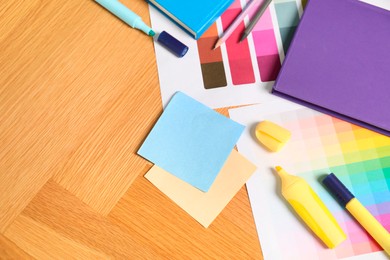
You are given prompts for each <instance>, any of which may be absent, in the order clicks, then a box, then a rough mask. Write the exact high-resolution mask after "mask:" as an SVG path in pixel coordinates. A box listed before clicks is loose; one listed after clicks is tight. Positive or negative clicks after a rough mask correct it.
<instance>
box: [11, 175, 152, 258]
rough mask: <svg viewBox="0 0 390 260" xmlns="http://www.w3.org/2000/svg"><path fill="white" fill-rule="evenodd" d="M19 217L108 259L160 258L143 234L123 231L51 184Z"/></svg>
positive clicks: (43, 189) (49, 183)
mask: <svg viewBox="0 0 390 260" xmlns="http://www.w3.org/2000/svg"><path fill="white" fill-rule="evenodd" d="M22 215H23V216H26V217H28V218H30V219H32V220H33V221H35V222H38V223H40V224H42V225H45V226H47V227H48V228H50V229H51V230H53V231H54V232H56V233H58V234H61V235H62V236H64V237H67V239H69V240H73V241H74V242H76V243H80V244H82V245H85V246H86V247H88V248H92V249H94V250H96V251H98V252H103V253H104V254H105V255H108V256H111V257H115V258H123V259H124V258H129V257H133V258H134V257H135V258H141V257H142V258H148V257H149V258H150V257H152V256H156V255H159V253H157V251H154V249H153V248H152V247H150V246H149V243H147V240H145V239H144V238H143V234H137V233H134V232H133V233H130V232H124V231H122V230H121V229H120V228H119V227H118V226H117V225H114V224H112V223H111V222H109V221H108V220H107V219H106V218H105V217H103V216H101V215H100V214H98V213H97V212H95V211H94V210H93V209H91V208H90V207H89V206H88V205H87V204H85V203H83V202H82V201H80V200H79V199H78V198H76V197H75V196H74V195H72V194H71V193H69V192H68V191H66V190H64V189H63V188H62V187H61V186H59V185H58V184H57V183H55V182H54V181H49V182H47V184H46V185H45V186H44V187H43V188H42V190H41V191H40V192H39V193H38V194H37V196H36V197H35V198H34V199H33V200H32V201H31V203H30V204H29V205H28V206H27V207H26V208H25V210H24V211H23V212H22ZM11 227H12V225H11ZM11 227H10V228H11ZM10 233H13V232H11V231H10ZM10 233H8V230H7V233H6V235H7V237H10V236H11V234H10ZM16 233H18V232H16Z"/></svg>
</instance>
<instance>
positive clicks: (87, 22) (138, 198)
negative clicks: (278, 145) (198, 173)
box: [0, 0, 262, 259]
mask: <svg viewBox="0 0 390 260" xmlns="http://www.w3.org/2000/svg"><path fill="white" fill-rule="evenodd" d="M121 2H122V3H124V4H125V5H126V6H128V7H130V8H131V9H132V10H133V11H135V12H136V13H138V14H139V15H140V16H141V17H142V18H143V20H144V21H145V22H146V23H148V24H150V20H149V11H148V5H147V3H146V2H145V1H143V0H121ZM218 112H220V113H223V114H225V115H227V108H224V109H220V110H218ZM161 113H162V104H161V98H160V90H159V82H158V74H157V66H156V58H155V55H154V49H153V42H152V39H151V38H150V37H148V36H146V35H144V34H143V33H142V32H140V31H138V30H134V29H131V28H129V27H128V26H127V25H125V24H124V23H122V22H121V21H120V20H118V19H116V18H115V17H113V16H112V15H111V14H110V13H108V12H107V11H105V10H104V9H103V8H102V7H100V6H99V5H98V4H96V3H95V2H94V1H92V0H87V1H83V0H82V1H80V0H68V1H47V0H29V1H22V0H3V1H0V122H1V124H0V145H1V147H0V148H1V149H0V258H1V259H34V258H36V259H107V258H120V259H262V254H261V249H260V244H259V240H258V236H257V232H256V228H255V224H254V220H253V217H252V212H251V209H250V204H249V201H248V196H247V193H246V189H245V187H243V188H242V189H241V190H240V192H239V193H238V194H237V195H236V196H235V197H234V199H233V200H232V201H231V202H230V203H229V204H228V206H227V207H226V208H225V209H224V210H223V212H222V213H221V214H220V215H219V216H218V218H217V219H216V220H215V221H214V222H213V223H212V225H211V226H210V227H209V228H208V229H205V228H203V227H202V226H201V225H200V224H198V223H197V222H196V221H195V220H194V219H192V218H191V217H190V216H189V215H187V214H186V213H185V212H184V211H183V210H182V209H181V208H179V207H178V206H177V205H176V204H174V203H173V202H172V201H170V200H169V199H168V198H167V197H166V196H164V194H162V193H161V192H160V191H159V190H158V189H157V188H155V187H154V186H153V185H152V184H151V183H149V182H148V181H147V180H146V179H145V178H144V177H143V175H144V174H145V173H146V172H147V171H148V170H149V169H150V167H151V164H150V163H149V162H147V161H146V160H144V159H142V158H141V157H139V156H137V154H136V151H137V150H138V148H139V146H140V145H141V144H142V141H143V140H144V139H145V137H146V136H147V134H148V132H149V131H150V129H151V128H152V126H153V125H154V123H155V122H156V120H157V118H158V117H159V116H160V114H161Z"/></svg>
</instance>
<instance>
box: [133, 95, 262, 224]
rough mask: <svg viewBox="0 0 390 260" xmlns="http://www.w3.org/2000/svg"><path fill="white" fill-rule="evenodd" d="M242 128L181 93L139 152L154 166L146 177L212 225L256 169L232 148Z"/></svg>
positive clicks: (168, 107) (164, 113)
mask: <svg viewBox="0 0 390 260" xmlns="http://www.w3.org/2000/svg"><path fill="white" fill-rule="evenodd" d="M243 130H244V126H243V125H240V124H238V123H236V122H234V121H233V120H231V119H229V118H227V117H225V116H223V115H221V114H219V113H217V112H215V111H214V110H212V109H211V108H209V107H207V106H205V105H203V104H201V103H199V102H198V101H196V100H194V99H192V98H191V97H189V96H187V95H185V94H184V93H182V92H177V93H176V94H175V95H174V96H173V98H172V100H171V101H170V103H169V104H168V105H167V107H166V109H165V110H164V112H163V114H162V115H161V117H160V118H159V120H158V121H157V123H156V124H155V126H154V127H153V129H152V131H151V132H150V134H149V135H148V137H147V138H146V140H145V142H144V143H143V145H142V146H141V148H140V149H139V151H138V154H139V155H141V156H142V157H144V158H145V159H147V160H149V161H151V162H152V163H154V164H155V165H154V166H153V167H152V169H151V170H150V171H149V172H148V173H147V174H146V175H145V177H146V178H147V179H148V180H149V181H150V182H152V183H153V184H154V185H155V186H156V187H157V188H159V189H160V190H161V191H162V192H163V193H165V194H166V195H167V196H168V197H169V198H171V199H172V200H173V201H174V202H176V203H177V204H178V205H179V206H180V207H181V208H183V209H184V210H185V211H186V212H188V213H189V214H190V215H191V216H192V217H194V218H195V219H196V220H197V221H198V222H199V223H200V224H202V225H203V226H204V227H208V226H209V225H210V224H211V222H212V221H213V220H214V219H215V218H216V217H217V215H218V214H219V213H220V212H221V211H222V210H223V208H224V207H225V206H226V205H227V204H228V202H229V201H230V200H231V199H232V198H233V196H234V195H235V194H236V193H237V192H238V191H239V189H240V188H241V187H242V186H243V185H244V184H245V183H246V181H247V180H248V179H249V177H250V176H251V175H252V173H253V172H254V171H255V169H256V167H255V166H254V165H253V164H252V163H251V162H249V161H248V160H247V159H246V158H244V157H243V156H242V155H240V154H239V153H238V152H237V151H236V150H234V146H235V144H236V142H237V140H238V139H239V137H240V135H241V134H242V132H243Z"/></svg>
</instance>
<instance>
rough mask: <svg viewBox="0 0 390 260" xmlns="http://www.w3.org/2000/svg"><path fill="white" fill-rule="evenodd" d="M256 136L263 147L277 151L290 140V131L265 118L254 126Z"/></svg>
mask: <svg viewBox="0 0 390 260" xmlns="http://www.w3.org/2000/svg"><path fill="white" fill-rule="evenodd" d="M256 137H257V139H258V140H259V142H260V143H262V144H263V145H264V146H265V147H267V148H268V149H270V150H271V151H273V152H277V151H279V150H280V149H282V147H283V146H284V145H285V144H286V143H287V141H288V140H290V137H291V133H290V131H288V130H287V129H285V128H283V127H281V126H279V125H277V124H274V123H272V122H270V121H267V120H265V121H263V122H260V123H259V124H258V125H257V126H256Z"/></svg>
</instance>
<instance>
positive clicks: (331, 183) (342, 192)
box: [322, 173, 355, 207]
mask: <svg viewBox="0 0 390 260" xmlns="http://www.w3.org/2000/svg"><path fill="white" fill-rule="evenodd" d="M322 183H323V184H324V185H325V187H326V188H327V189H328V190H329V191H330V193H331V194H333V196H335V197H336V199H337V201H338V202H340V204H341V205H342V206H343V207H345V205H347V203H348V202H350V201H351V199H353V198H355V196H353V194H352V193H351V192H350V191H349V190H348V189H347V187H345V186H344V184H343V183H342V182H341V181H340V180H339V179H338V178H337V177H336V175H334V174H333V173H331V174H329V175H328V176H326V177H325V179H323V180H322Z"/></svg>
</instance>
